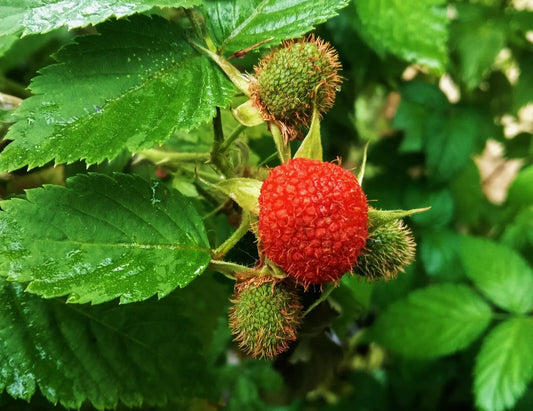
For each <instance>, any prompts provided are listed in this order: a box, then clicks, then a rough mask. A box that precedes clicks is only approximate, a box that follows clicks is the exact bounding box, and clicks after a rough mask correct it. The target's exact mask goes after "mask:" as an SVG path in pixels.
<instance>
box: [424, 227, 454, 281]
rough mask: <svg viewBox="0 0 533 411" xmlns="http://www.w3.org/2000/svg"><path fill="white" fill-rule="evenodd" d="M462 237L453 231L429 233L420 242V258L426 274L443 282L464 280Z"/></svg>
mask: <svg viewBox="0 0 533 411" xmlns="http://www.w3.org/2000/svg"><path fill="white" fill-rule="evenodd" d="M460 250H461V248H460V236H459V234H457V233H456V232H454V231H451V230H441V231H428V232H425V233H424V235H423V236H422V241H421V242H420V258H421V260H422V263H423V264H424V268H425V270H426V272H427V273H428V274H429V275H431V276H433V277H436V278H437V279H438V280H441V281H457V280H460V279H463V278H464V270H463V266H462V264H461V258H460Z"/></svg>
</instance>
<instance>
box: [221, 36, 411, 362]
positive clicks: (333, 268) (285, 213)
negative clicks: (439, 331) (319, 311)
mask: <svg viewBox="0 0 533 411" xmlns="http://www.w3.org/2000/svg"><path fill="white" fill-rule="evenodd" d="M339 68H340V64H339V61H338V56H337V54H336V52H335V51H334V50H333V49H332V48H331V47H330V46H329V44H328V43H325V42H324V41H322V40H320V39H317V38H315V37H312V36H311V37H308V38H307V39H302V40H292V41H288V42H284V43H283V44H282V46H281V47H278V48H276V49H274V50H273V51H271V52H270V53H269V54H267V56H266V57H264V58H263V59H262V60H261V61H260V62H259V63H258V65H257V66H256V67H255V76H253V77H252V78H251V81H250V83H249V95H250V101H249V103H251V107H255V108H252V110H255V112H256V113H259V114H258V115H260V118H262V119H263V120H264V121H266V122H268V123H269V125H275V126H277V127H278V128H279V129H280V131H281V134H282V137H283V143H284V144H285V145H287V144H289V142H290V141H291V140H293V139H294V138H298V137H300V136H301V134H302V130H303V129H304V128H305V127H309V126H310V122H311V119H313V121H312V123H311V126H310V128H311V130H310V131H309V134H308V136H307V137H306V138H305V139H304V141H303V142H302V146H301V147H300V149H299V151H298V152H297V153H296V155H295V158H292V159H287V158H286V157H285V156H284V155H281V154H280V158H281V159H282V161H283V160H288V161H286V162H284V163H283V164H281V165H280V166H278V167H275V168H274V169H272V170H270V173H269V175H268V177H267V178H266V179H265V180H264V181H263V183H262V185H261V189H260V194H259V196H258V197H257V203H255V204H254V205H253V207H250V210H254V212H258V223H257V226H256V229H255V230H254V232H255V234H256V236H257V240H258V249H259V253H260V255H261V257H262V258H261V264H260V266H259V267H258V268H257V269H256V270H255V272H254V271H252V272H251V273H249V274H250V275H249V276H248V277H246V279H245V280H243V279H242V278H240V277H239V279H238V280H237V282H236V285H235V293H234V299H233V300H232V302H233V306H232V308H231V310H230V326H231V328H232V332H233V334H234V335H235V340H236V341H238V342H239V343H240V347H241V349H242V350H243V351H245V352H246V353H248V354H249V355H251V356H252V357H266V358H273V357H275V356H276V355H278V354H279V353H280V352H282V351H284V350H286V349H287V348H288V347H289V343H290V342H292V341H294V340H296V331H297V328H298V326H299V324H300V322H301V321H302V319H303V317H304V316H305V315H304V314H302V311H303V307H302V304H301V303H300V298H299V294H301V293H302V292H303V291H304V290H307V289H308V288H309V287H310V286H311V285H315V284H317V285H321V284H323V283H326V282H330V281H338V280H339V279H340V278H341V277H342V276H343V275H344V274H346V273H354V272H356V273H357V274H359V275H360V276H362V277H365V278H367V279H368V280H370V281H374V280H378V279H385V280H389V279H392V278H394V277H395V276H396V275H397V273H398V271H399V270H402V267H403V266H405V265H407V264H410V263H411V261H412V260H413V257H414V242H413V240H412V238H411V233H410V231H409V230H408V229H407V228H405V226H403V225H402V223H401V221H400V220H399V219H398V218H399V217H398V216H397V214H394V213H392V214H386V213H385V214H383V215H378V216H376V214H375V213H376V212H377V213H378V214H379V212H378V211H377V210H373V209H369V207H368V204H367V199H366V196H365V193H364V192H363V190H362V189H361V186H360V184H359V181H358V179H357V178H356V177H355V176H354V175H353V174H352V173H351V172H350V171H348V170H346V169H344V168H342V167H341V166H339V165H337V164H333V163H329V162H323V161H321V159H320V158H321V153H322V147H321V142H320V134H319V128H318V130H317V129H316V128H315V129H314V130H313V127H318V126H316V123H318V121H315V119H316V118H320V117H321V116H322V115H323V114H324V113H325V112H326V111H328V110H329V109H330V108H331V107H332V105H333V102H334V100H335V94H336V91H337V90H338V88H339V84H340V76H339V75H338V71H339ZM243 106H245V105H243ZM243 124H245V123H243ZM273 134H274V133H273ZM317 136H318V138H317ZM277 143H279V141H278V142H277ZM278 145H279V144H278ZM302 147H305V149H302ZM278 149H279V148H278ZM307 157H312V158H307ZM254 198H255V197H254ZM371 212H372V213H373V214H371ZM405 215H408V214H405ZM372 216H374V217H372ZM299 286H303V287H299Z"/></svg>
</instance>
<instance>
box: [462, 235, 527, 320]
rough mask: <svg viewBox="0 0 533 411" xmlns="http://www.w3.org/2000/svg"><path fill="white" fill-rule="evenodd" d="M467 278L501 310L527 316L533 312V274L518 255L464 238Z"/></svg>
mask: <svg viewBox="0 0 533 411" xmlns="http://www.w3.org/2000/svg"><path fill="white" fill-rule="evenodd" d="M461 245H462V260H463V265H464V268H465V271H466V275H467V276H468V277H469V278H470V279H471V280H472V281H473V282H474V284H475V285H476V287H477V288H479V290H480V291H481V292H482V293H483V294H484V295H485V296H486V297H487V298H489V299H490V300H492V301H493V302H494V304H496V305H497V306H498V307H500V308H503V309H504V310H508V311H512V312H515V313H519V314H523V313H527V312H529V311H531V309H533V271H532V270H531V268H530V267H529V266H528V265H527V263H526V261H525V260H524V259H523V258H522V257H521V256H520V254H518V253H517V252H516V251H514V250H512V249H510V248H507V247H505V246H503V245H500V244H497V243H495V242H492V241H490V240H486V239H483V238H476V237H464V238H463V240H462V244H461Z"/></svg>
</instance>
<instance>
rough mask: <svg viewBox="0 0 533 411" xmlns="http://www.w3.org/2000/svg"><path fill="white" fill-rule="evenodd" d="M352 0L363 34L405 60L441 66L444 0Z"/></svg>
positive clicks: (443, 57) (444, 54)
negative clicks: (354, 0)
mask: <svg viewBox="0 0 533 411" xmlns="http://www.w3.org/2000/svg"><path fill="white" fill-rule="evenodd" d="M354 4H355V7H356V9H357V14H358V16H359V19H360V20H361V23H362V27H361V30H362V31H363V33H362V34H363V36H368V37H369V38H370V39H371V41H372V42H373V43H376V44H379V45H381V46H382V47H384V48H385V49H386V50H387V51H389V52H391V53H394V54H396V55H398V56H399V57H401V58H403V59H405V60H407V61H409V62H413V63H419V64H423V65H426V66H428V67H431V68H433V69H437V70H439V71H443V70H444V69H445V67H446V64H447V62H448V61H447V60H448V58H447V48H446V42H447V40H448V27H447V24H448V19H447V17H446V8H445V6H446V1H445V0H381V1H375V0H358V1H356V2H354Z"/></svg>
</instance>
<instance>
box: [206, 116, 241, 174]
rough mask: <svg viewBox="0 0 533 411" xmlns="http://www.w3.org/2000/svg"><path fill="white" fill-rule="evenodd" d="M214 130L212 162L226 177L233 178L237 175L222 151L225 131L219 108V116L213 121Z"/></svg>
mask: <svg viewBox="0 0 533 411" xmlns="http://www.w3.org/2000/svg"><path fill="white" fill-rule="evenodd" d="M213 129H214V132H215V138H214V141H213V147H212V149H211V162H212V163H213V164H214V165H215V167H216V168H217V169H218V170H219V171H220V172H221V173H222V174H223V175H224V176H225V177H233V175H234V174H235V173H234V172H233V168H232V167H231V164H230V162H229V160H228V158H227V156H226V155H225V153H224V150H223V149H222V147H223V145H224V131H223V130H222V116H221V115H220V108H219V107H217V115H216V117H215V118H214V119H213Z"/></svg>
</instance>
